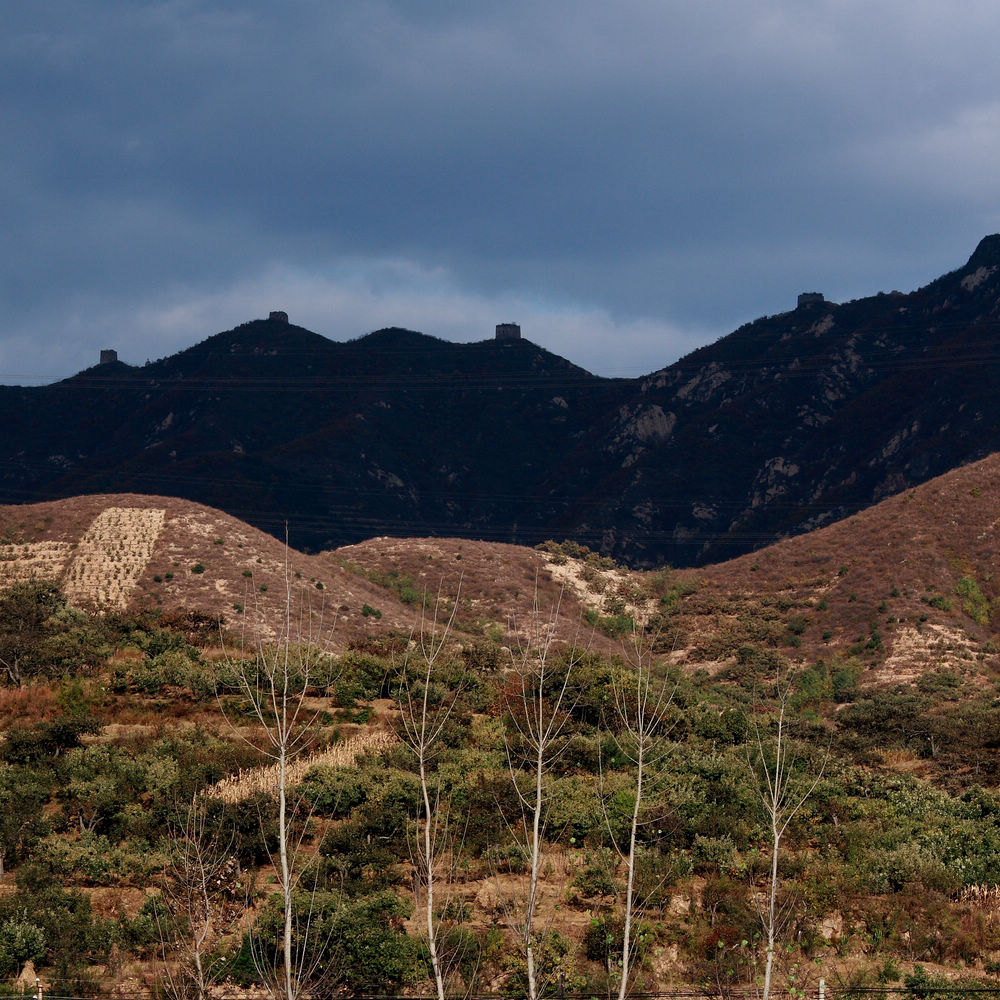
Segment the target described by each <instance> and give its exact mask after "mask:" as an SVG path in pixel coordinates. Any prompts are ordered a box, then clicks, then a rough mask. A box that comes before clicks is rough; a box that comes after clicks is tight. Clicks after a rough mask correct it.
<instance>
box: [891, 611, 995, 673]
mask: <svg viewBox="0 0 1000 1000" xmlns="http://www.w3.org/2000/svg"><path fill="white" fill-rule="evenodd" d="M975 651H976V646H975V644H974V643H973V642H972V641H971V640H970V639H969V637H968V636H967V635H965V633H963V632H960V631H958V630H957V629H950V628H946V627H945V626H944V625H933V624H931V623H930V622H925V623H924V624H923V625H922V626H921V628H920V629H919V630H918V629H916V628H911V627H906V628H902V629H900V631H899V632H898V633H897V634H896V636H895V637H894V638H893V642H892V651H891V652H890V654H889V656H888V657H887V658H886V660H885V662H884V663H883V664H882V666H881V667H879V668H878V672H879V674H882V675H885V679H886V680H889V681H892V682H894V683H900V682H903V683H906V682H909V683H913V682H914V681H916V679H917V678H918V677H919V676H920V675H921V674H922V673H924V671H926V670H929V669H932V668H935V669H947V670H959V671H960V670H961V669H963V668H965V667H968V666H969V665H970V663H973V662H975Z"/></svg>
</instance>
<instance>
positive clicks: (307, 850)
mask: <svg viewBox="0 0 1000 1000" xmlns="http://www.w3.org/2000/svg"><path fill="white" fill-rule="evenodd" d="M998 491H1000V459H998V458H997V457H995V456H994V457H991V458H990V459H987V460H986V461H984V462H981V463H978V464H976V465H972V466H968V467H966V468H964V469H961V470H958V471H957V472H954V473H951V474H949V475H948V476H946V477H942V478H941V479H939V480H935V481H933V482H931V483H928V484H926V485H925V486H923V487H920V488H918V489H917V490H915V491H912V492H908V493H904V494H900V495H899V496H896V497H892V498H890V499H889V500H886V501H884V502H883V503H882V504H880V505H879V506H878V507H876V508H873V509H871V510H869V511H865V512H863V513H862V514H859V515H858V516H857V517H856V518H852V519H850V520H848V521H844V522H840V523H838V524H835V525H831V526H830V527H828V528H825V529H823V530H822V531H819V532H815V533H813V534H811V535H809V536H804V537H800V538H796V539H790V540H788V541H785V542H782V543H780V544H779V545H777V546H773V547H771V548H769V549H766V550H763V551H761V552H759V553H756V554H754V555H751V556H746V557H742V558H741V559H739V560H735V561H733V562H731V563H724V564H718V565H716V566H712V567H707V568H705V569H704V570H698V571H694V570H671V569H668V568H664V569H661V570H658V571H656V572H653V573H648V574H638V573H634V572H631V571H628V570H626V569H624V568H622V567H620V566H617V565H616V564H614V563H613V562H612V561H611V560H609V559H606V558H602V557H600V556H598V555H597V554H595V553H592V552H589V551H588V550H586V549H584V548H582V547H580V546H579V545H575V544H572V543H562V542H551V543H548V544H546V545H544V546H542V547H540V549H539V550H529V549H519V548H516V547H511V546H491V545H487V544H486V543H473V542H468V541H460V540H437V539H422V540H398V539H388V538H379V539H373V540H370V541H368V542H365V543H363V544H360V545H356V546H351V547H349V548H345V549H340V550H336V551H334V552H330V553H323V554H321V555H316V556H302V555H300V554H299V553H296V552H293V551H290V550H285V549H284V548H283V547H282V546H281V545H280V543H277V542H275V541H274V540H273V539H269V538H267V536H261V535H260V534H259V533H257V532H254V531H253V529H249V528H247V527H246V526H245V525H240V524H239V522H236V521H234V520H233V519H230V518H227V516H226V515H220V514H219V513H218V512H213V511H210V510H207V509H205V508H198V507H197V506H196V505H192V504H186V503H184V502H180V501H172V500H169V499H167V498H162V497H149V498H142V497H138V496H129V497H121V496H114V497H106V498H81V499H78V500H74V501H65V502H59V503H52V504H47V505H40V506H37V507H29V508H5V509H3V510H2V512H0V514H2V517H0V530H2V531H3V532H4V537H5V539H6V540H5V542H4V546H5V547H4V549H3V551H2V552H0V557H2V562H0V567H2V571H3V572H4V573H5V574H6V575H5V577H4V581H3V584H2V585H3V587H4V589H3V590H2V592H0V666H2V670H3V674H2V678H3V682H4V683H3V686H2V688H0V726H2V729H3V735H4V738H3V741H2V743H0V796H2V797H3V806H4V808H3V809H2V811H0V864H2V873H3V874H2V877H0V975H4V976H9V977H13V976H17V975H18V974H21V973H22V972H23V970H24V968H25V963H27V962H31V963H32V966H31V967H32V968H34V969H35V970H36V971H37V973H38V975H39V976H40V977H41V978H42V979H43V981H44V982H45V983H46V984H47V989H49V990H50V991H55V992H58V993H62V994H64V995H66V994H73V995H80V994H83V993H86V992H88V991H89V992H97V991H103V990H105V989H106V988H108V987H110V986H120V987H122V988H124V989H126V990H128V989H137V988H143V989H145V988H149V989H156V990H162V991H166V992H167V993H168V994H169V995H184V996H196V995H198V990H197V984H198V983H199V982H201V984H202V985H204V984H206V983H212V982H214V983H228V984H229V986H230V987H231V988H233V989H237V988H239V989H247V990H250V989H253V988H254V987H255V984H259V983H260V982H262V981H269V980H270V979H271V978H272V976H278V977H279V978H280V976H281V974H282V958H283V952H282V948H281V946H280V940H281V931H282V928H283V923H284V915H285V910H286V906H285V903H284V901H283V896H282V892H281V889H282V887H283V885H284V884H285V880H284V878H283V874H282V869H281V865H280V863H279V860H280V859H279V854H280V850H279V849H280V847H281V844H282V841H283V840H284V842H285V843H286V845H287V846H288V847H289V849H290V853H291V855H292V860H293V861H295V862H296V863H297V864H298V869H297V871H298V873H299V881H298V882H297V887H296V888H295V891H294V892H293V893H292V895H291V896H290V901H289V904H288V910H289V912H291V913H292V914H293V915H295V916H297V917H298V918H300V919H299V920H298V921H297V922H295V921H293V925H294V926H293V937H292V939H293V949H294V951H295V954H296V955H297V956H298V958H299V959H301V964H299V965H297V966H296V968H297V969H298V970H299V971H298V972H297V973H296V976H297V977H299V979H300V980H301V982H302V984H303V985H304V986H308V987H309V988H310V989H316V990H318V991H319V992H321V993H324V994H327V995H332V994H333V993H335V992H337V991H342V992H346V993H358V992H368V991H372V990H375V991H381V992H393V991H398V992H405V993H409V994H426V993H429V992H433V990H434V983H433V980H434V975H435V969H437V972H438V973H439V974H440V976H441V978H442V981H444V982H445V983H446V984H447V988H448V991H449V992H451V993H454V994H456V995H457V994H459V993H464V992H466V991H472V992H479V993H483V992H502V993H505V994H510V995H525V994H526V993H531V992H532V991H534V992H536V993H537V994H538V995H543V994H545V995H548V994H551V993H552V992H554V991H558V990H559V989H562V990H563V991H564V992H578V991H589V992H595V993H600V994H602V995H608V994H609V993H617V990H618V985H619V980H620V978H621V975H622V969H623V964H622V954H623V952H622V946H623V941H624V936H625V934H626V923H625V918H626V916H628V915H630V916H631V920H630V923H629V925H628V931H627V933H628V935H629V941H630V944H631V949H630V950H629V952H628V956H629V962H628V963H627V965H628V981H627V983H626V985H627V988H628V990H629V991H632V992H635V991H641V990H650V989H657V988H668V987H677V986H681V985H684V986H695V987H697V988H698V989H701V990H703V991H704V992H706V993H710V994H712V995H720V994H721V995H729V994H733V995H736V994H739V993H742V992H743V991H744V990H747V989H750V988H755V984H759V983H760V982H761V979H762V977H763V975H764V972H765V967H766V965H767V949H766V940H767V929H768V923H767V921H766V920H762V917H761V914H762V913H765V914H766V912H767V903H768V901H769V898H770V893H771V890H772V888H773V889H774V896H775V901H776V904H777V907H778V909H777V911H776V912H777V914H778V917H777V918H776V919H775V921H774V922H773V923H772V927H773V929H774V930H775V932H776V943H777V947H776V948H775V951H774V953H773V954H774V960H773V983H772V987H771V988H772V991H774V990H777V991H779V992H780V993H782V994H783V995H788V994H789V993H790V992H791V993H792V994H794V995H799V991H803V990H808V989H812V988H813V987H815V985H816V983H817V982H818V980H819V978H820V977H823V978H824V979H825V980H826V982H827V983H828V984H830V986H831V988H835V989H838V990H840V991H841V992H850V991H852V990H854V991H857V990H860V989H862V988H866V987H875V986H880V985H881V986H890V987H894V988H898V989H900V990H906V991H908V992H909V993H910V994H911V995H913V996H915V997H918V996H925V995H926V994H927V991H928V990H929V989H931V988H933V987H935V986H940V985H942V984H945V983H950V984H955V983H965V984H973V983H974V984H977V985H978V986H980V987H985V988H988V989H990V990H992V989H993V988H994V987H996V991H997V992H998V993H1000V978H998V974H1000V925H998V912H997V900H998V889H997V886H996V882H997V878H996V872H997V871H998V870H1000V868H998V866H1000V754H998V750H1000V741H998V739H997V733H998V732H1000V690H998V678H1000V660H998V655H1000V644H998V641H997V628H996V614H997V611H998V607H1000V605H998V600H997V598H998V593H997V589H996V581H995V580H994V577H993V572H994V569H993V566H994V561H995V560H994V554H995V551H996V523H997V517H996V514H995V512H996V509H997V507H996V497H997V496H998V495H1000V494H998ZM126 512H133V513H126ZM112 521H114V523H115V524H116V525H117V526H118V527H117V528H116V530H115V531H107V530H105V528H104V527H102V526H104V525H107V524H109V523H111V522H112ZM88 560H89V562H88ZM87 566H89V567H91V571H90V575H88V573H85V572H84V571H83V568H84V567H87ZM95 566H100V567H102V569H101V571H100V572H99V573H94V572H93V568H94V567H95ZM198 566H200V567H201V569H200V570H197V567H198ZM247 570H249V572H250V575H249V576H245V575H244V572H245V571H247ZM168 574H169V575H170V576H169V579H168ZM88 580H92V581H93V583H92V584H91V585H90V587H91V589H87V590H83V589H81V587H83V584H84V583H85V582H86V581H88ZM109 580H111V581H113V580H117V581H118V583H117V585H115V586H109V585H108V581H109ZM81 581H83V582H81ZM319 583H322V584H323V587H322V588H320V587H318V586H317V584H319ZM74 588H76V589H74ZM242 588H246V589H242ZM246 594H253V595H256V596H255V600H254V601H251V600H250V598H249V597H247V596H244V595H246ZM237 596H240V597H242V598H243V599H242V600H234V598H235V597H237ZM256 598H259V600H257V599H256ZM202 602H203V603H202ZM234 604H241V605H242V610H241V611H237V610H236V608H234ZM275 655H277V658H275ZM276 669H277V671H278V672H277V674H275V673H274V671H275V670H276ZM275 678H277V680H278V681H279V689H280V690H281V691H286V692H288V698H289V699H290V700H289V702H288V703H289V704H292V705H294V706H298V707H299V710H300V711H299V715H298V716H297V717H296V721H295V722H294V724H293V727H292V731H291V736H292V737H294V739H293V740H292V742H291V743H290V744H289V745H288V747H289V753H288V755H287V759H286V761H285V763H286V764H287V765H288V767H287V769H286V775H287V777H286V783H285V791H286V792H287V793H288V797H287V807H286V814H285V818H286V820H287V821H288V822H287V827H286V830H285V837H284V838H283V837H282V833H281V824H280V818H281V806H280V797H281V789H282V785H281V781H280V768H276V765H277V764H278V759H277V757H278V756H280V754H278V752H277V751H276V749H275V746H276V744H275V743H274V741H273V739H272V738H270V737H269V736H268V733H269V732H272V730H269V729H268V728H267V725H266V724H268V723H269V721H273V720H270V718H269V716H268V715H267V712H266V711H265V712H264V714H263V715H260V714H259V713H258V711H257V710H256V709H255V705H256V708H257V709H259V705H260V703H259V701H256V702H255V698H256V694H255V693H256V692H259V691H260V690H261V687H260V684H263V690H264V691H265V692H267V691H268V690H270V688H269V686H268V685H269V683H270V682H271V681H273V680H274V679H275ZM286 681H287V685H288V686H287V687H285V682H286ZM644 692H649V693H650V694H651V695H652V697H651V698H649V699H646V700H645V701H644V700H643V694H644ZM661 694H662V699H661V700H660V701H657V697H656V696H659V695H661ZM641 704H647V705H649V706H658V707H656V708H655V710H652V714H651V715H649V716H648V717H647V718H649V719H650V720H651V724H650V726H649V727H648V729H647V730H645V734H646V735H645V737H644V742H643V747H644V755H643V760H644V772H643V783H642V789H641V794H640V793H639V790H638V789H639V786H638V784H637V778H638V770H637V763H636V750H637V748H638V746H639V743H638V742H637V738H636V729H635V720H636V718H637V715H636V711H637V709H638V707H639V706H640V705H641ZM425 706H426V715H425V714H424V707H425ZM421 719H426V720H428V722H429V728H428V729H426V730H422V731H423V732H431V733H433V734H434V739H432V740H431V741H430V742H429V743H427V742H423V743H422V742H421V741H420V739H419V738H418V734H419V732H421V730H420V727H419V726H416V727H415V725H414V723H415V722H419V721H420V720H421ZM539 720H542V722H543V723H544V725H543V726H542V730H539V728H538V726H539ZM548 721H551V722H552V725H551V727H549V726H548ZM779 721H780V722H781V723H782V730H781V739H782V744H781V746H782V747H783V749H784V750H785V751H786V752H787V753H788V756H787V758H786V760H787V762H788V765H789V770H788V771H787V772H786V773H787V776H788V780H789V785H788V787H789V789H790V792H791V793H792V796H793V799H794V801H796V802H797V801H799V799H801V800H802V805H801V808H800V809H798V811H794V812H793V813H792V814H791V815H790V816H789V825H788V827H787V832H785V834H784V836H783V837H782V839H781V841H780V843H779V845H778V847H779V849H778V852H777V862H778V867H777V881H776V882H775V880H774V878H773V874H772V867H771V858H772V849H773V847H774V842H773V836H772V833H771V827H770V824H769V821H768V813H767V809H766V794H764V795H762V792H765V793H766V787H767V782H766V772H765V771H764V770H762V768H763V766H764V765H765V764H766V763H768V762H771V763H772V764H773V762H774V760H775V759H776V756H775V755H776V753H777V751H778V749H779V748H778V744H777V740H778V737H779V733H778V729H777V726H778V723H779ZM540 732H544V734H545V736H546V739H545V740H544V741H542V742H544V752H540V751H539V742H540V737H539V733H540ZM276 755H277V756H276ZM540 759H541V766H539V760H540ZM539 796H540V797H539ZM428 807H429V808H428ZM536 810H537V811H538V812H539V816H540V820H541V822H540V824H539V828H538V830H539V837H538V839H537V840H536V839H535V836H534V822H533V821H534V818H535V811H536ZM633 817H636V820H637V825H636V827H635V845H634V847H632V848H630V846H629V845H630V842H631V832H632V819H633ZM195 848H197V850H195ZM428 871H430V872H431V873H432V875H433V886H432V887H433V903H432V906H431V907H430V910H431V916H430V921H431V923H430V926H431V927H432V928H434V934H433V937H434V944H435V947H434V948H433V949H431V948H430V947H429V935H428V915H427V910H428V907H427V898H428V889H429V888H430V887H431V886H429V884H428ZM630 871H631V872H632V889H633V892H632V905H631V906H627V905H626V903H627V898H628V885H629V881H628V875H629V872H630ZM203 876H204V877H203ZM199 879H200V881H199ZM198 885H201V887H202V888H201V890H200V892H201V895H200V896H197V893H195V892H194V888H193V887H196V886H198ZM196 896H197V898H198V899H200V900H201V902H200V903H198V902H196V901H195V897H196ZM206 915H210V916H211V921H210V922H209V924H210V925H209V926H207V932H206V933H205V936H204V938H203V939H200V938H199V928H203V929H205V928H206V921H205V916H206ZM529 946H530V961H529V954H528V949H529ZM198 970H200V973H199V971H198ZM529 970H530V971H529ZM199 976H200V979H199ZM297 981H298V980H297Z"/></svg>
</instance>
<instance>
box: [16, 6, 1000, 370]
mask: <svg viewBox="0 0 1000 1000" xmlns="http://www.w3.org/2000/svg"><path fill="white" fill-rule="evenodd" d="M998 38H1000V4H998V3H997V2H996V0H962V2H961V3H958V4H955V3H945V2H943V0H827V2H810V0H718V2H717V0H615V2H614V3H612V2H610V0H526V2H521V0H502V2H500V0H495V2H489V3H487V2H478V0H463V2H457V0H407V2H392V0H282V2H275V0H266V2H265V0H232V2H226V0H166V2H152V0H149V2H145V0H92V2H87V3H81V2H80V0H25V2H18V0H12V2H6V3H3V4H0V47H2V56H0V112H2V115H3V119H2V122H3V137H4V141H3V147H4V152H3V156H2V159H0V177H2V196H0V222H2V229H0V232H2V234H3V237H4V241H5V246H4V252H3V254H2V258H0V269H2V270H0V289H2V291H0V295H2V321H0V383H4V384H13V383H24V384H30V383H34V382H39V381H48V380H51V379H54V378H60V377H64V376H66V375H69V374H72V373H74V372H76V371H78V370H80V369H82V368H85V367H89V366H90V365H92V364H94V363H96V361H97V359H98V352H99V350H100V349H101V348H107V347H113V348H116V349H117V350H118V353H119V356H120V357H121V359H122V360H123V361H127V362H129V363H132V364H142V363H143V362H145V361H146V360H147V359H156V358H159V357H163V356H166V355H168V354H173V353H174V352H176V351H178V350H181V349H183V348H185V347H188V346H190V345H191V344H194V343H197V342H198V341H200V340H204V339H205V338H206V337H208V336H210V335H212V334H214V333H217V332H219V331H221V330H227V329H230V328H232V327H233V326H236V325H237V324H239V323H241V322H244V321H245V320H248V319H253V318H255V317H261V316H266V315H267V313H268V312H269V311H270V310H272V309H284V310H286V311H287V312H288V313H289V315H290V318H291V320H292V322H295V323H298V324H300V325H302V326H305V327H308V328H309V329H311V330H314V331H316V332H317V333H321V334H324V335H325V336H328V337H330V338H332V339H334V340H348V339H353V338H355V337H358V336H361V335H363V334H365V333H368V332H370V331H371V330H375V329H378V328H380V327H384V326H404V327H409V328H411V329H416V330H421V331H423V332H424V333H428V334H433V335H435V336H438V337H444V338H446V339H449V340H457V341H476V340H483V339H485V338H487V337H491V336H492V335H493V328H494V326H495V325H496V324H497V323H498V322H504V321H514V322H519V323H520V324H521V326H522V331H523V334H524V336H525V337H527V338H529V339H530V340H533V341H534V342H536V343H538V344H540V345H542V346H543V347H546V348H547V349H549V350H551V351H554V352H555V353H557V354H561V355H563V356H564V357H567V358H569V359H570V360H572V361H574V362H576V363H577V364H580V365H582V366H583V367H585V368H587V369H589V370H591V371H593V372H595V373H597V374H601V375H625V376H638V375H641V374H644V373H647V372H650V371H653V370H655V369H657V368H660V367H663V366H664V365H666V364H668V363H670V362H672V361H674V360H676V359H677V358H678V357H679V356H681V355H683V354H685V353H687V352H688V351H690V350H692V349H693V348H695V347H697V346H700V345H701V344H704V343H708V342H710V341H712V340H715V339H716V338H718V337H719V336H722V335H724V334H726V333H729V332H730V331H732V330H733V329H735V328H736V327H737V326H739V325H740V324H741V323H743V322H746V321H747V320H752V319H754V318H756V317H758V316H761V315H764V314H769V313H776V312H782V311H784V310H786V309H789V308H792V307H793V306H794V304H795V298H796V295H797V294H798V293H799V292H800V291H812V290H816V291H822V292H824V293H825V294H826V296H827V298H830V299H833V300H836V301H844V300H847V299H851V298H856V297H859V296H864V295H870V294H874V293H876V292H878V291H880V290H885V291H890V290H892V289H898V290H900V291H910V290H912V289H914V288H917V287H919V286H920V285H922V284H926V283H927V282H928V281H930V280H932V279H933V278H935V277H937V276H938V275H940V274H941V273H943V272H945V271H949V270H953V269H954V268H956V267H959V266H961V265H962V264H963V263H964V262H965V260H966V259H967V258H968V256H969V255H970V254H971V253H972V251H973V249H974V248H975V246H976V244H977V242H978V241H979V239H980V238H981V237H982V236H984V235H986V234H987V233H992V232H996V231H997V230H1000V182H998V178H1000V59H997V57H996V44H997V39H998Z"/></svg>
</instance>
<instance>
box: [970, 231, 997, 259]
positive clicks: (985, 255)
mask: <svg viewBox="0 0 1000 1000" xmlns="http://www.w3.org/2000/svg"><path fill="white" fill-rule="evenodd" d="M998 265H1000V233H993V234H992V235H991V236H984V237H983V238H982V239H981V240H980V241H979V246H977V247H976V249H975V252H974V253H973V254H972V256H971V257H970V258H969V263H968V264H967V265H966V266H967V267H996V266H998Z"/></svg>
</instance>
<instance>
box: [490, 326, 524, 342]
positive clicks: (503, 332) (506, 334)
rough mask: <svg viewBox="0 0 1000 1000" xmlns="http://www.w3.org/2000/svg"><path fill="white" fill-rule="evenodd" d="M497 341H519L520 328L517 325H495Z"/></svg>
mask: <svg viewBox="0 0 1000 1000" xmlns="http://www.w3.org/2000/svg"><path fill="white" fill-rule="evenodd" d="M496 339H497V340H520V339H521V328H520V326H518V325H517V323H497V338H496Z"/></svg>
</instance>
